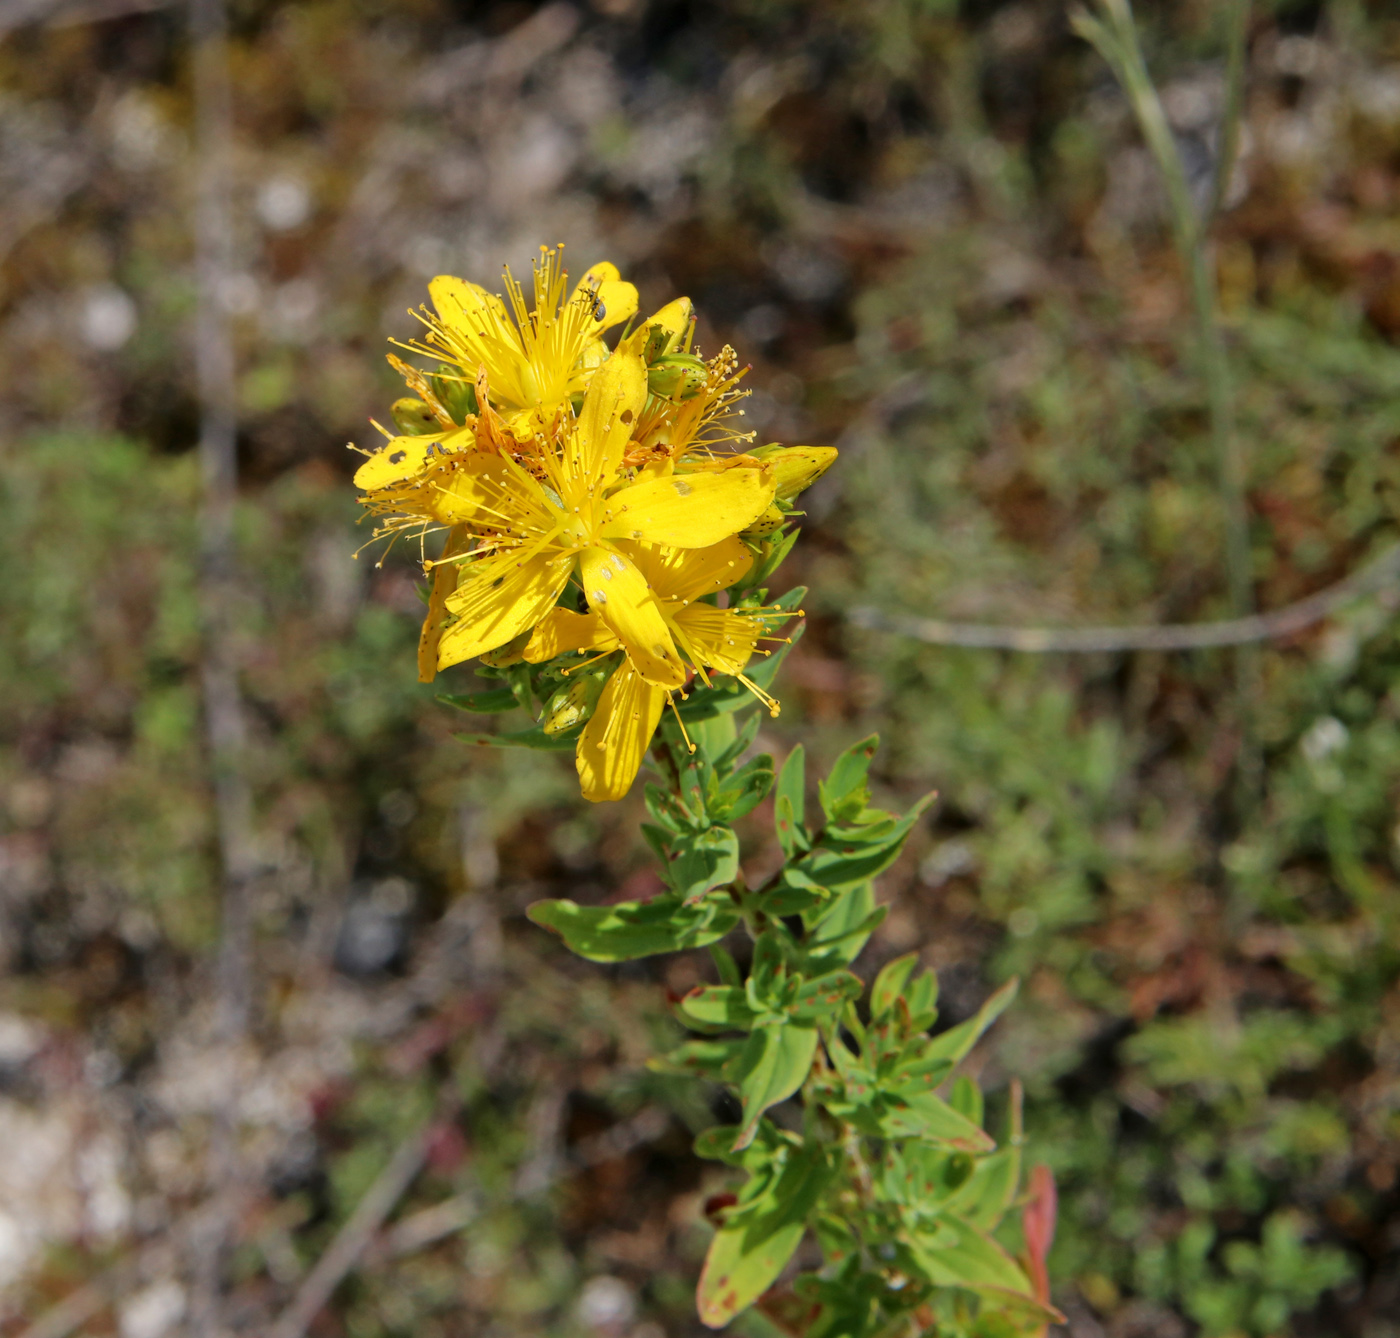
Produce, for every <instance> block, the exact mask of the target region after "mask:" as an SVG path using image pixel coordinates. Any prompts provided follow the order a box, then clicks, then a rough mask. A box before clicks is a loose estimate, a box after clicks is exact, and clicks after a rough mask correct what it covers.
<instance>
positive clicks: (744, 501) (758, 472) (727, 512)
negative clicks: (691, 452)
mask: <svg viewBox="0 0 1400 1338" xmlns="http://www.w3.org/2000/svg"><path fill="white" fill-rule="evenodd" d="M772 500H773V479H772V477H771V476H770V475H769V474H768V472H767V471H766V470H762V469H729V470H726V471H725V472H724V473H723V474H674V475H672V476H671V477H670V478H665V479H655V480H653V481H650V482H647V483H638V484H636V485H635V486H633V487H631V488H624V489H623V490H622V491H621V492H618V493H616V494H614V495H613V496H612V497H611V498H609V499H608V503H607V507H606V509H605V511H604V513H603V525H602V528H601V529H600V530H599V534H600V535H601V537H602V538H604V539H638V540H641V541H643V542H645V543H651V544H666V545H668V546H670V547H671V548H709V547H710V545H711V544H717V543H719V542H720V540H721V539H727V538H728V537H729V536H730V535H731V534H737V533H738V532H739V531H740V530H742V529H745V528H747V527H748V526H749V525H752V524H753V522H754V521H755V520H757V519H758V518H759V516H761V515H762V514H763V513H764V512H765V511H766V510H767V509H768V504H769V503H770V502H771V501H772Z"/></svg>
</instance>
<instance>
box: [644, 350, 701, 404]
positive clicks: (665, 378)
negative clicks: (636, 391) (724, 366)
mask: <svg viewBox="0 0 1400 1338" xmlns="http://www.w3.org/2000/svg"><path fill="white" fill-rule="evenodd" d="M708 375H709V371H708V369H707V368H706V366H705V364H704V363H703V362H702V361H701V360H700V359H699V358H697V357H696V356H695V355H694V354H693V353H665V354H663V355H662V356H661V357H659V358H657V360H656V361H655V362H653V363H652V364H651V366H650V367H649V368H648V369H647V389H648V390H649V391H651V393H652V394H653V395H656V396H657V397H658V398H660V399H663V400H670V401H671V402H672V403H675V404H679V403H680V402H681V401H683V400H689V399H694V398H695V396H696V395H698V394H699V393H700V392H701V391H702V390H703V389H704V388H705V380H706V378H707V377H708Z"/></svg>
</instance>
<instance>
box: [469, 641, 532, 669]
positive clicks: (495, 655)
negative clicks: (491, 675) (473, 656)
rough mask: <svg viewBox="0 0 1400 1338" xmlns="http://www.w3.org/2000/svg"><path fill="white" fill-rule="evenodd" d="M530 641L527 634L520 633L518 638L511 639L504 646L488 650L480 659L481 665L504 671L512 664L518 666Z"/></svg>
mask: <svg viewBox="0 0 1400 1338" xmlns="http://www.w3.org/2000/svg"><path fill="white" fill-rule="evenodd" d="M529 640H530V633H529V632H521V634H520V635H519V636H518V637H513V638H512V639H511V640H509V641H507V642H506V643H505V645H504V646H497V647H496V649H495V650H488V651H486V652H485V654H483V655H482V656H481V657H480V659H481V662H482V664H487V665H490V666H491V668H492V669H505V668H506V667H508V666H509V665H512V664H520V663H522V662H523V661H524V659H525V646H526V644H527V643H528V642H529Z"/></svg>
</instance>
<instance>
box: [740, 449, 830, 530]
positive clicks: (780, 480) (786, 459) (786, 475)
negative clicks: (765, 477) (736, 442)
mask: <svg viewBox="0 0 1400 1338" xmlns="http://www.w3.org/2000/svg"><path fill="white" fill-rule="evenodd" d="M749 454H750V455H752V456H754V457H755V458H756V459H758V460H762V461H763V463H764V464H765V465H768V466H769V467H770V468H771V469H772V471H773V479H774V482H775V484H776V487H775V488H774V491H773V496H774V497H775V498H776V499H777V500H778V501H779V502H790V501H792V500H793V499H794V498H795V497H796V496H797V495H798V494H799V493H802V492H805V491H806V490H807V489H808V488H810V487H811V486H812V484H814V483H815V482H816V481H817V480H818V479H819V478H821V476H822V475H823V474H825V473H826V471H827V470H828V469H830V468H831V466H832V464H833V463H834V462H835V460H836V448H835V447H834V446H760V447H759V448H758V449H757V450H754V451H750V452H749ZM760 523H761V521H760Z"/></svg>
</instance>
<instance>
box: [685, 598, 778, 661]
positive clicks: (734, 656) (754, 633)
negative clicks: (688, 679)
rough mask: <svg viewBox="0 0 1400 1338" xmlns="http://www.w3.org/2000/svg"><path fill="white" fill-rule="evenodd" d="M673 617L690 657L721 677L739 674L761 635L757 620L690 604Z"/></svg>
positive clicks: (726, 610) (727, 611)
mask: <svg viewBox="0 0 1400 1338" xmlns="http://www.w3.org/2000/svg"><path fill="white" fill-rule="evenodd" d="M674 616H675V619H676V624H677V626H678V627H679V628H680V629H681V634H682V636H683V637H684V638H685V641H686V643H687V644H686V649H687V650H688V651H689V652H690V654H691V655H692V656H693V657H694V658H695V659H698V660H699V661H700V662H701V663H702V664H703V665H704V666H705V667H706V668H707V669H714V670H715V671H716V672H718V673H721V674H739V673H742V672H743V670H744V666H745V665H746V664H748V662H749V660H750V658H751V657H752V656H753V653H754V648H755V647H756V646H757V645H758V638H759V637H760V636H762V635H763V626H764V625H763V623H762V622H761V621H760V620H759V619H757V618H746V617H744V615H743V614H742V613H735V612H733V611H731V610H728V609H717V608H714V607H713V606H712V605H709V604H691V605H690V606H689V607H688V608H684V609H679V610H677V611H676V613H675V615H674Z"/></svg>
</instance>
